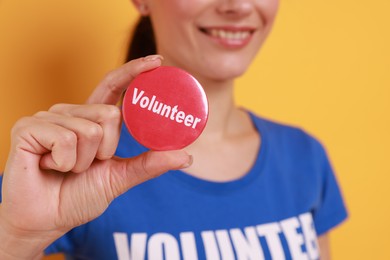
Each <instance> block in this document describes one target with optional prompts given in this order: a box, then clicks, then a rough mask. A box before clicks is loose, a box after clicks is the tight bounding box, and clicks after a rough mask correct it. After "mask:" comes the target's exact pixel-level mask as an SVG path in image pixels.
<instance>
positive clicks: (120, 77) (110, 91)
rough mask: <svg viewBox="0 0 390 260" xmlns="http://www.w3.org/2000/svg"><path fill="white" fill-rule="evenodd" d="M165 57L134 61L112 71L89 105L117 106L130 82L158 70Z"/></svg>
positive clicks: (100, 84) (89, 101)
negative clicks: (141, 75) (150, 71)
mask: <svg viewBox="0 0 390 260" xmlns="http://www.w3.org/2000/svg"><path fill="white" fill-rule="evenodd" d="M162 59H163V57H162V56H160V55H150V56H146V57H143V58H139V59H135V60H132V61H130V62H128V63H126V64H124V65H122V66H121V67H119V68H118V69H116V70H113V71H111V72H110V73H108V74H107V75H106V77H105V78H104V79H103V80H102V81H101V82H100V83H99V85H98V86H97V87H96V88H95V90H94V91H93V92H92V94H91V96H90V97H89V98H88V100H87V103H88V104H109V105H114V104H116V103H117V102H118V101H119V99H120V97H121V95H122V93H123V91H124V90H125V89H126V88H127V86H128V85H129V84H130V82H131V81H132V80H133V79H134V78H135V77H136V76H138V75H139V74H140V73H142V72H145V71H148V70H151V69H154V68H157V67H158V66H160V65H161V61H162Z"/></svg>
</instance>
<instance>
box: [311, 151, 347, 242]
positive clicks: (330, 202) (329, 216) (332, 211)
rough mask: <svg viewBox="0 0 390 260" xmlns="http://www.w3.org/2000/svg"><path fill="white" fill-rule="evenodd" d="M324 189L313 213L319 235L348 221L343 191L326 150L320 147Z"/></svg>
mask: <svg viewBox="0 0 390 260" xmlns="http://www.w3.org/2000/svg"><path fill="white" fill-rule="evenodd" d="M320 153H321V155H320V158H321V162H320V163H321V164H322V166H321V168H322V176H321V178H322V187H321V190H320V196H319V197H320V200H319V202H318V205H317V207H316V209H315V210H314V212H313V218H314V219H313V220H314V225H315V228H316V231H317V234H318V235H322V234H324V233H326V232H328V231H329V230H330V229H332V228H334V227H335V226H337V225H339V224H340V223H341V222H343V221H344V220H346V219H347V217H348V213H347V209H346V206H345V203H344V199H343V196H342V192H341V189H340V187H339V185H338V182H337V179H336V176H335V173H334V171H333V169H332V166H331V164H330V162H329V159H328V156H327V154H326V152H325V150H324V148H323V147H322V146H321V145H320Z"/></svg>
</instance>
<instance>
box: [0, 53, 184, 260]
mask: <svg viewBox="0 0 390 260" xmlns="http://www.w3.org/2000/svg"><path fill="white" fill-rule="evenodd" d="M160 64H161V60H160V57H159V56H148V57H146V58H141V59H137V60H134V61H131V62H129V63H127V64H125V65H124V66H122V67H121V68H119V69H117V70H115V71H113V72H111V73H109V74H108V75H107V76H106V78H105V79H104V80H103V81H102V82H101V83H100V84H99V86H98V87H97V88H96V89H95V91H94V92H93V94H92V95H91V97H90V98H89V99H88V104H86V105H67V104H58V105H55V106H53V107H52V108H51V109H49V111H45V112H38V113H37V114H35V115H34V116H32V117H27V118H23V119H20V120H19V121H18V122H17V123H16V125H15V126H14V128H13V131H12V142H11V151H10V153H9V158H8V161H7V165H6V169H5V172H4V179H3V191H2V192H3V202H2V204H0V238H1V239H0V240H1V241H2V243H0V244H3V246H1V245H0V256H4V257H0V258H1V259H4V258H6V257H10V258H11V257H13V256H15V257H22V258H23V257H25V258H28V257H30V259H32V258H33V257H35V256H36V255H38V254H39V253H40V252H41V251H42V250H43V249H44V248H45V247H46V246H48V245H49V244H50V243H51V242H52V241H54V240H55V239H56V238H58V237H59V236H61V235H62V234H64V233H65V232H67V231H68V230H70V229H71V228H73V227H75V226H78V225H81V224H83V223H86V222H88V221H90V220H92V219H94V218H96V217H97V216H99V215H100V214H102V213H103V211H104V210H105V209H106V208H107V206H108V205H109V203H110V202H111V201H112V200H113V199H114V198H116V197H117V196H119V195H120V194H122V193H123V192H125V191H126V190H128V189H129V188H131V187H133V186H135V185H137V184H139V183H141V182H144V181H146V180H148V179H150V178H153V177H156V176H158V175H160V174H162V173H164V172H166V171H167V170H170V169H179V168H184V167H186V166H189V164H190V163H191V158H190V157H189V156H188V155H187V153H185V152H184V151H167V152H147V153H145V154H142V155H140V156H138V157H135V158H131V159H119V158H115V157H113V155H114V152H115V150H116V147H117V143H118V139H119V133H120V122H121V113H120V110H119V108H118V107H117V106H115V104H116V103H117V102H118V100H119V99H120V97H121V94H122V93H123V91H124V90H125V88H126V87H127V86H128V85H129V83H130V82H131V80H132V79H133V78H134V77H135V76H137V75H138V74H139V73H141V72H143V71H147V70H150V69H153V68H156V67H158V66H160ZM4 239H6V240H7V241H8V243H6V242H3V241H5V240H4ZM15 243H16V244H15ZM6 245H7V247H5V246H6ZM2 252H3V255H2ZM5 252H7V253H5Z"/></svg>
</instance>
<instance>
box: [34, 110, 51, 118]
mask: <svg viewBox="0 0 390 260" xmlns="http://www.w3.org/2000/svg"><path fill="white" fill-rule="evenodd" d="M48 114H49V112H48V111H38V112H36V113H35V114H34V117H38V118H42V117H45V116H47V115H48Z"/></svg>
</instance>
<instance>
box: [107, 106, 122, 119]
mask: <svg viewBox="0 0 390 260" xmlns="http://www.w3.org/2000/svg"><path fill="white" fill-rule="evenodd" d="M105 114H106V118H107V119H108V120H119V119H120V118H121V111H120V109H119V107H117V106H115V105H107V106H106V111H105Z"/></svg>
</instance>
